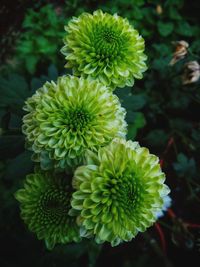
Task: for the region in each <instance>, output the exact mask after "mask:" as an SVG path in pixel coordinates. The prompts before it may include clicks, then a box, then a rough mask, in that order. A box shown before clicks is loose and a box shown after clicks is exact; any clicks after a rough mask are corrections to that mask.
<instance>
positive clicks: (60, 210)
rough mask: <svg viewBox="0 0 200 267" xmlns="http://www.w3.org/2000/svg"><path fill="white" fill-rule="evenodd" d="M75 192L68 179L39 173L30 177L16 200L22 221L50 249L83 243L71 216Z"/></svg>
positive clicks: (18, 192) (16, 195)
mask: <svg viewBox="0 0 200 267" xmlns="http://www.w3.org/2000/svg"><path fill="white" fill-rule="evenodd" d="M71 194H72V189H71V188H70V186H69V185H68V184H67V177H61V176H58V175H57V176H53V175H51V174H50V173H44V172H36V173H33V174H29V175H27V177H26V180H25V183H24V188H23V189H19V190H18V191H17V192H16V194H15V197H16V199H17V200H18V201H19V202H20V208H21V217H22V219H23V220H24V222H25V223H26V224H27V225H28V228H29V230H30V231H32V232H34V233H36V235H37V237H38V239H44V240H45V243H46V246H47V248H48V249H52V248H53V247H54V246H55V244H57V243H61V244H66V243H68V242H72V241H76V242H78V241H80V236H79V229H78V226H77V224H76V222H75V219H74V218H73V217H71V216H69V215H68V212H69V209H70V208H71V205H70V200H71Z"/></svg>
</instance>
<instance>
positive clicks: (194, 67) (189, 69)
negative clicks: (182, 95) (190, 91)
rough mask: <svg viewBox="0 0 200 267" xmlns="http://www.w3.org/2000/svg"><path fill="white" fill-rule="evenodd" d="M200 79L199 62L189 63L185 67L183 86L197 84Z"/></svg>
mask: <svg viewBox="0 0 200 267" xmlns="http://www.w3.org/2000/svg"><path fill="white" fill-rule="evenodd" d="M199 78H200V65H199V63H198V62H197V61H189V62H187V63H186V64H185V65H184V72H183V75H182V82H183V84H190V83H195V82H197V81H198V80H199Z"/></svg>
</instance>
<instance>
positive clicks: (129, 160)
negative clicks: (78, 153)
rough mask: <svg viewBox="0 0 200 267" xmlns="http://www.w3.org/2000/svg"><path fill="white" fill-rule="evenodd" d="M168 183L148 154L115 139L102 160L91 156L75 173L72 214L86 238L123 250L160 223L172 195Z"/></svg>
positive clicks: (100, 153)
mask: <svg viewBox="0 0 200 267" xmlns="http://www.w3.org/2000/svg"><path fill="white" fill-rule="evenodd" d="M164 180H165V175H164V173H163V172H162V171H161V169H160V165H159V160H158V158H157V157H156V156H155V155H152V154H150V153H149V150H148V149H147V148H143V147H140V146H139V144H138V143H137V142H132V141H128V142H126V141H125V140H121V139H114V140H113V142H111V143H110V144H109V145H108V146H106V147H104V148H101V149H99V151H98V154H95V153H93V152H88V155H87V165H85V166H80V167H79V168H77V170H76V171H75V174H74V178H73V186H74V188H75V189H76V192H75V193H73V195H72V202H71V204H72V210H71V211H70V214H71V215H74V216H77V223H78V224H79V225H80V227H81V235H83V236H87V237H90V236H95V240H96V242H97V243H101V242H104V241H108V242H111V245H112V246H115V245H118V244H119V243H120V242H121V241H129V240H131V239H132V238H133V237H134V236H135V235H136V234H137V233H138V232H143V231H145V230H146V228H147V227H149V226H151V225H152V224H153V223H154V222H155V221H156V219H157V216H156V215H157V212H158V211H160V210H162V208H163V202H164V201H163V199H164V197H165V196H166V195H167V194H168V193H169V189H168V187H167V186H166V185H165V184H164Z"/></svg>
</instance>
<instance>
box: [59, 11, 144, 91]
mask: <svg viewBox="0 0 200 267" xmlns="http://www.w3.org/2000/svg"><path fill="white" fill-rule="evenodd" d="M65 30H66V32H67V35H66V36H65V38H64V43H65V46H64V47H63V48H62V50H61V52H62V53H63V54H64V55H65V56H66V60H67V64H66V67H67V68H71V69H73V72H74V75H78V76H79V75H83V77H89V79H96V80H97V79H98V80H99V81H101V82H102V83H103V84H105V85H107V86H109V87H111V88H113V89H115V88H116V87H124V86H126V85H127V86H132V85H133V84H134V79H141V78H142V73H143V72H144V71H145V70H146V69H147V67H146V64H145V60H146V58H147V57H146V55H145V54H144V40H143V38H142V37H141V36H140V35H139V33H138V32H137V30H135V29H134V28H133V26H131V25H130V24H129V22H128V20H127V19H123V18H122V17H119V16H118V15H117V14H114V15H110V14H108V13H103V12H102V11H101V10H97V11H95V12H94V13H93V15H91V14H88V13H83V14H82V15H80V16H79V17H78V18H73V19H72V20H71V21H70V22H69V24H68V26H66V27H65Z"/></svg>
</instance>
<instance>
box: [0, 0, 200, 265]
mask: <svg viewBox="0 0 200 267" xmlns="http://www.w3.org/2000/svg"><path fill="white" fill-rule="evenodd" d="M98 8H101V9H102V10H104V11H107V12H109V13H115V12H117V13H118V14H119V15H121V16H123V17H126V18H128V19H129V21H130V23H132V24H133V25H134V27H135V28H136V29H138V31H139V32H140V33H141V34H142V36H143V37H144V39H145V42H146V54H147V55H148V70H147V71H146V73H145V74H144V78H143V79H142V80H141V81H137V82H136V83H135V85H134V87H133V88H124V89H117V90H116V92H115V93H116V94H117V95H118V96H119V97H120V100H121V102H122V105H123V106H124V107H125V108H126V109H127V117H126V120H127V122H128V124H129V131H128V138H129V139H132V140H138V141H139V142H140V144H141V145H144V146H147V147H148V148H149V149H150V151H151V152H152V153H155V154H156V155H158V156H159V157H160V159H161V162H162V166H163V170H164V172H165V173H166V177H167V178H166V183H167V184H168V185H169V186H170V188H171V195H170V196H171V198H172V206H171V207H170V210H169V211H168V212H166V213H165V215H164V216H163V217H162V218H160V219H159V220H158V222H157V226H156V225H154V226H152V227H151V228H150V229H149V230H148V231H146V232H145V233H143V234H139V235H138V236H137V237H136V238H135V239H134V240H132V242H129V243H124V244H121V245H120V246H118V247H115V248H111V247H110V245H109V244H104V245H103V246H98V245H95V244H94V243H93V242H91V241H87V240H86V241H83V242H82V243H80V244H69V245H65V246H56V247H55V248H54V249H53V250H52V251H47V250H46V248H45V246H44V243H43V242H42V241H38V240H37V239H36V237H35V236H34V235H33V234H32V233H30V232H29V231H28V230H27V228H26V226H25V225H24V224H23V222H22V220H21V219H20V216H19V207H18V203H17V202H16V200H15V199H14V197H13V194H14V192H15V191H16V190H17V189H18V188H20V187H21V185H22V181H23V179H24V177H25V175H26V174H27V173H30V172H31V171H32V170H33V163H32V162H31V160H30V153H29V152H27V151H26V150H25V148H24V137H23V135H22V133H21V124H22V121H21V119H22V116H23V114H24V113H23V111H22V107H23V104H24V101H25V99H26V98H27V97H28V96H31V95H32V94H33V93H34V91H35V90H36V89H38V88H39V87H40V86H42V84H43V83H44V82H45V81H47V80H56V78H57V76H58V75H61V74H64V73H66V70H65V69H64V67H63V66H64V64H65V61H64V57H63V56H62V55H61V53H60V49H61V47H62V45H63V43H62V38H63V36H64V34H65V32H64V25H66V24H67V23H68V21H69V20H70V18H71V17H72V16H77V15H79V14H81V13H82V12H83V11H88V12H93V11H94V10H96V9H98ZM199 14H200V1H197V0H196V1H186V0H185V1H183V0H173V1H172V0H167V1H156V0H155V1H143V0H116V1H103V0H101V1H93V0H85V1H81V0H71V1H45V0H39V1H25V0H24V1H23V0H21V1H19V0H18V1H1V4H0V20H1V29H0V31H1V38H0V45H1V49H0V61H1V67H0V123H1V125H0V246H1V249H0V252H1V256H0V266H2V267H15V266H20V267H25V266H26V267H27V266H30V267H32V266H34V267H35V266H37V267H44V266H48V267H54V266H55V267H64V266H65V267H66V266H70V267H78V266H81V267H85V266H90V267H92V266H94V267H100V266H109V267H143V266H148V267H151V266H152V267H157V266H159V267H160V266H166V267H170V266H171V267H172V266H188V265H189V266H191V267H193V266H194V267H195V266H199V260H200V177H199V169H200V167H199V164H200V155H199V148H200V121H199V114H200V86H199V81H198V82H196V83H191V84H188V85H183V84H182V78H181V77H182V74H183V69H184V65H185V64H186V63H187V62H189V61H191V60H196V61H199V58H200V27H199V26H200V16H199ZM179 40H185V41H187V42H188V43H189V45H190V46H189V50H188V54H187V55H186V57H185V58H184V59H182V60H180V61H179V62H178V63H176V64H175V65H174V66H169V62H170V60H171V58H172V56H173V52H174V50H175V47H174V45H173V44H172V41H179ZM158 226H159V227H160V228H159V229H161V232H159V231H158ZM161 239H162V241H161ZM163 246H166V251H165V250H164V247H163Z"/></svg>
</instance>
